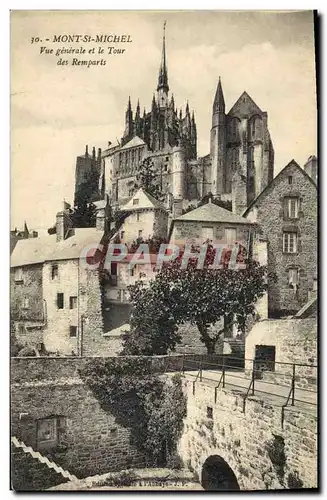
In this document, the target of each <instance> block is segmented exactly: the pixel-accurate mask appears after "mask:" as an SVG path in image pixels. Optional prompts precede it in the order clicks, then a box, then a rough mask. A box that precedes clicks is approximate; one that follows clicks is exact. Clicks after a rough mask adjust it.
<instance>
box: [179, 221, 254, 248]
mask: <svg viewBox="0 0 327 500" xmlns="http://www.w3.org/2000/svg"><path fill="white" fill-rule="evenodd" d="M203 226H205V227H208V226H210V227H212V228H213V235H214V236H213V237H214V241H215V242H224V241H225V229H229V228H235V229H236V240H237V241H239V242H240V243H242V242H243V243H244V244H246V243H247V241H248V236H249V231H250V229H251V225H250V224H249V225H246V224H231V223H227V222H225V223H223V222H198V221H187V220H184V221H183V220H175V221H174V226H173V231H172V235H171V238H170V241H171V243H176V244H178V242H180V241H182V242H183V244H186V243H196V242H198V243H199V242H201V243H203V241H202V240H203V237H202V235H201V231H202V227H203Z"/></svg>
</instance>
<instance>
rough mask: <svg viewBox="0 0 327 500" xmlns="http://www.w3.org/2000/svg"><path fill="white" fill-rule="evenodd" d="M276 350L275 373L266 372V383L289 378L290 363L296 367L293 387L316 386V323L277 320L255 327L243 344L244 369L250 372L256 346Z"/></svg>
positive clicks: (298, 320)
mask: <svg viewBox="0 0 327 500" xmlns="http://www.w3.org/2000/svg"><path fill="white" fill-rule="evenodd" d="M260 345H266V346H275V359H276V361H278V363H280V364H276V366H275V371H274V372H265V373H264V378H265V379H266V380H268V379H269V380H275V381H277V380H278V381H279V382H282V380H283V379H285V376H286V379H288V384H289V380H290V377H291V376H292V371H293V365H292V364H293V363H298V364H304V365H308V366H296V369H295V375H296V386H297V387H300V386H301V387H305V386H306V385H316V384H317V367H316V366H317V362H318V358H317V320H316V318H307V319H292V318H291V319H279V320H272V319H271V320H265V321H259V322H257V323H255V324H254V326H253V328H252V329H251V331H250V332H249V334H248V335H247V337H246V340H245V359H246V361H245V368H246V369H247V370H251V369H252V361H251V360H252V359H254V357H255V348H256V346H260Z"/></svg>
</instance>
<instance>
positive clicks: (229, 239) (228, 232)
mask: <svg viewBox="0 0 327 500" xmlns="http://www.w3.org/2000/svg"><path fill="white" fill-rule="evenodd" d="M225 241H226V243H227V245H234V244H235V243H236V229H235V228H232V227H226V229H225Z"/></svg>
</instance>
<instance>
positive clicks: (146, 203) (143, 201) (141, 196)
mask: <svg viewBox="0 0 327 500" xmlns="http://www.w3.org/2000/svg"><path fill="white" fill-rule="evenodd" d="M136 199H137V200H139V202H138V204H137V205H134V203H133V200H136ZM144 208H161V209H162V210H166V208H165V206H164V205H163V204H162V203H160V201H158V200H156V199H155V198H154V197H153V196H152V195H151V194H149V193H147V192H146V191H145V190H144V189H143V188H140V189H138V190H137V191H136V193H135V194H134V195H133V196H132V198H131V199H130V200H129V201H128V202H127V203H126V205H124V206H123V207H122V208H121V210H139V209H144Z"/></svg>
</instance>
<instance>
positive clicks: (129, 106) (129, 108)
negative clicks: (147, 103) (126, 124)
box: [127, 95, 132, 111]
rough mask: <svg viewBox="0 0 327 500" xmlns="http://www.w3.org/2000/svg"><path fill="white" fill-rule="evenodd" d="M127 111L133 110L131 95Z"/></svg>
mask: <svg viewBox="0 0 327 500" xmlns="http://www.w3.org/2000/svg"><path fill="white" fill-rule="evenodd" d="M127 111H132V104H131V96H130V95H129V96H128V104H127Z"/></svg>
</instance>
